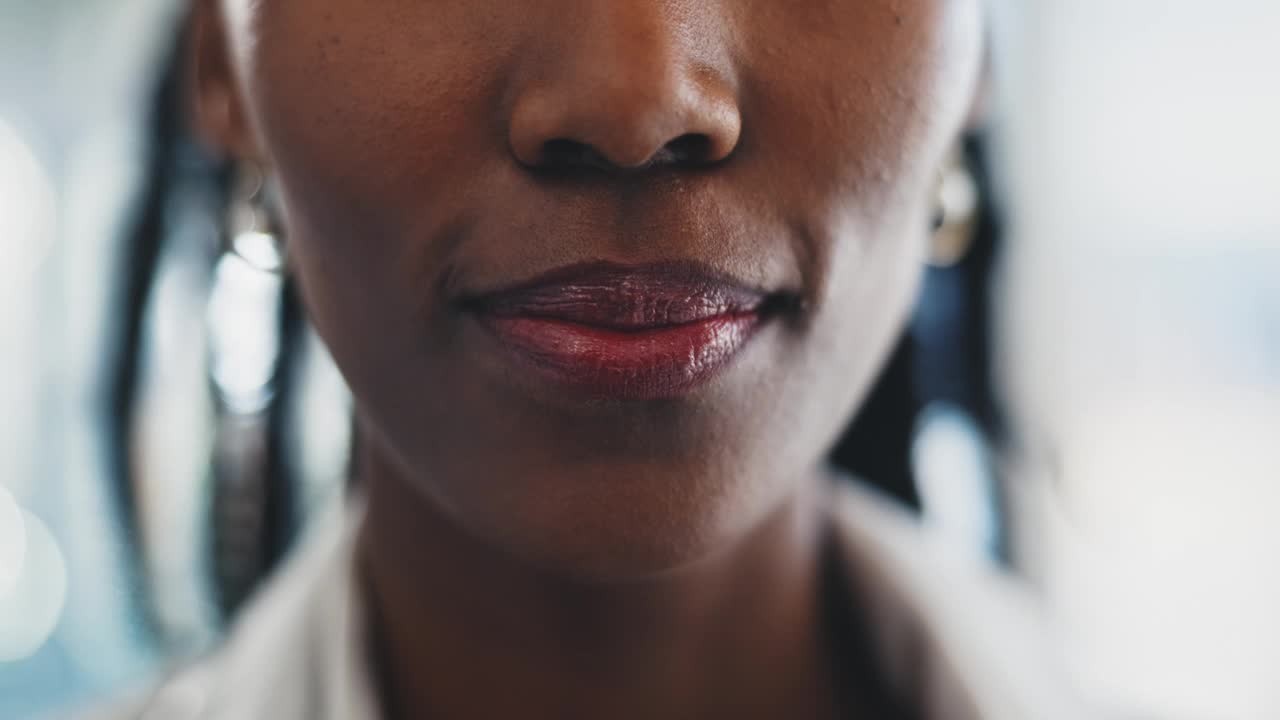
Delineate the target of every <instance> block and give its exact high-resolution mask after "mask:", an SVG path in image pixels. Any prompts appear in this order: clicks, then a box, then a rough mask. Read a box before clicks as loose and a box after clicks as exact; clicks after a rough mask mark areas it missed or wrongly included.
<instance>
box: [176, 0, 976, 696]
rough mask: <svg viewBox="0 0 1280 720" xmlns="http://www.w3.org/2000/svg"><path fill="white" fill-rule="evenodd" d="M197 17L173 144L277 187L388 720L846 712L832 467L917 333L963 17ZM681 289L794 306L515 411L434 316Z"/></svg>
mask: <svg viewBox="0 0 1280 720" xmlns="http://www.w3.org/2000/svg"><path fill="white" fill-rule="evenodd" d="M196 2H197V5H196V12H195V14H194V28H193V33H192V36H191V37H192V43H191V47H192V59H193V73H194V87H195V92H194V96H195V101H196V113H195V116H196V120H197V124H198V127H199V129H200V130H201V131H202V133H203V134H204V135H205V136H206V137H207V138H208V140H209V141H210V143H211V144H213V145H214V146H216V147H218V148H221V149H222V150H224V151H225V152H226V153H228V154H229V155H231V156H233V157H236V158H238V159H240V160H245V161H253V162H256V163H258V164H260V165H261V166H263V167H264V168H266V169H267V170H268V172H269V173H270V175H271V176H272V178H273V180H274V182H275V183H276V184H277V186H278V189H279V195H280V198H281V213H282V215H283V223H284V226H285V228H286V229H287V233H286V234H287V237H288V242H289V246H290V247H289V252H290V258H291V263H292V267H291V271H292V272H294V273H296V275H297V277H298V278H299V281H300V285H301V287H302V291H303V295H304V298H305V303H306V306H307V308H308V310H309V314H310V317H311V319H312V321H313V322H314V324H315V327H316V328H317V330H318V331H319V333H320V334H321V336H322V337H323V338H324V339H325V341H326V342H327V343H328V345H329V347H330V349H331V350H332V352H333V355H334V357H335V359H336V361H337V363H338V365H339V367H340V368H341V369H342V371H343V373H344V375H345V377H346V378H347V381H348V383H349V384H350V386H351V388H352V391H353V392H354V395H355V398H356V401H357V410H358V417H359V421H360V424H361V431H362V437H363V439H364V443H363V446H364V447H363V456H362V458H361V459H360V467H361V472H362V475H363V480H364V482H365V483H366V486H367V487H368V509H367V517H366V522H365V526H364V529H363V533H362V536H361V542H360V548H361V552H360V558H361V561H360V570H361V576H362V578H363V580H364V583H365V588H366V590H367V594H368V596H369V598H370V602H369V605H370V608H371V618H370V622H371V624H372V626H373V632H374V636H375V638H377V642H376V643H375V655H376V657H375V659H374V660H375V667H377V668H379V673H378V674H379V678H380V682H381V686H380V689H381V692H382V700H383V703H384V706H385V708H386V710H387V712H388V714H389V715H390V716H392V717H426V716H430V717H433V718H455V717H457V718H461V717H522V716H531V717H610V718H629V717H674V718H683V717H719V716H736V717H783V716H785V717H834V716H836V715H837V714H839V713H843V714H844V715H843V716H845V717H850V716H853V717H862V716H866V715H859V714H858V709H859V708H858V698H857V697H856V696H855V697H853V698H848V697H840V696H838V695H837V693H836V692H835V685H836V679H837V678H838V679H839V683H840V685H841V686H853V687H856V685H857V679H856V678H853V679H851V678H847V677H845V676H844V675H843V674H842V668H840V667H838V666H836V663H834V662H833V660H832V659H831V654H830V653H829V652H828V649H827V648H826V647H825V645H824V642H823V640H822V638H823V626H822V621H821V618H820V616H819V613H818V611H817V608H818V602H817V598H818V596H819V591H820V587H821V582H822V580H821V573H820V571H819V565H818V557H819V553H820V549H821V547H822V544H823V541H824V538H825V537H826V536H827V533H828V532H829V529H828V528H827V526H826V519H825V514H824V495H823V493H824V488H825V487H826V486H827V484H828V483H829V478H828V477H827V476H826V471H825V470H824V468H823V458H824V456H825V454H826V451H827V449H828V447H829V446H830V445H831V444H832V442H833V441H834V439H835V438H836V436H837V435H838V433H839V432H840V430H842V429H843V427H844V425H845V424H846V422H847V420H848V419H849V417H850V416H851V415H852V413H853V412H854V410H855V409H856V408H857V406H858V404H859V403H860V401H861V400H862V398H863V396H864V394H865V393H866V391H867V390H868V387H869V385H870V384H871V382H872V381H873V379H874V377H875V374H876V371H877V370H878V369H879V367H880V365H881V364H882V363H883V362H884V360H885V358H886V356H887V354H888V352H889V350H890V348H891V346H892V343H893V341H894V339H895V338H896V336H897V334H898V332H899V331H900V329H901V327H902V325H903V322H904V320H905V318H906V316H907V314H908V313H909V311H910V308H911V306H912V303H913V300H914V296H915V293H916V290H917V285H918V282H919V277H920V275H921V267H922V265H923V263H924V260H925V257H926V253H927V245H928V225H929V219H930V217H931V214H932V208H933V203H934V185H935V178H936V177H937V174H938V172H939V169H940V168H941V166H942V164H943V162H944V158H945V156H946V153H947V151H948V150H949V149H950V147H951V146H952V145H953V144H954V142H955V141H956V139H957V136H958V134H959V133H960V131H961V130H962V128H963V125H964V124H965V121H966V118H967V116H968V113H969V111H970V108H971V107H972V104H973V102H974V96H975V92H976V86H977V81H978V79H979V74H980V64H981V63H980V60H981V54H982V48H981V17H980V15H981V9H980V7H979V5H980V3H979V0H800V1H790V2H782V1H781V0H627V1H626V2H600V1H598V0H539V1H538V2H531V3H520V4H519V7H518V9H516V8H515V7H514V6H513V5H512V4H511V3H510V2H509V0H378V1H377V2H369V0H328V1H327V2H324V3H320V4H317V3H314V2H304V0H256V1H254V0H196ZM691 137H692V138H694V140H693V141H692V142H691V141H689V138H691ZM555 141H558V142H560V145H559V147H563V146H564V142H565V141H568V142H569V144H570V146H571V147H574V148H578V149H585V151H584V152H580V153H577V154H575V155H573V156H571V157H568V158H566V156H564V155H563V154H557V153H556V152H549V151H548V150H549V148H550V149H551V150H554V149H555V148H556V147H557V145H556V144H555ZM548 143H552V144H551V145H548ZM673 148H674V149H675V151H673ZM584 158H585V160H584ZM671 259H676V260H696V261H700V262H702V263H705V264H707V265H709V266H711V267H714V268H716V269H717V270H720V271H723V272H726V273H729V274H732V275H734V276H736V277H739V278H741V279H743V280H744V281H747V282H749V283H752V284H754V285H759V286H761V287H764V288H767V289H769V290H772V291H779V292H787V293H790V294H792V295H793V296H794V297H795V299H796V301H797V302H796V303H795V304H794V307H793V309H792V310H791V311H790V312H788V313H787V314H786V315H785V316H783V317H781V318H777V319H775V321H774V322H771V323H770V324H768V325H767V326H766V327H765V328H764V329H763V330H762V331H761V332H760V334H759V335H757V336H756V337H755V339H754V340H753V341H752V342H751V343H750V344H749V346H748V347H747V348H746V350H745V351H744V353H743V354H742V355H741V356H740V357H738V358H737V359H736V361H735V362H734V363H733V364H732V365H731V366H730V367H729V368H728V369H727V370H726V371H724V372H723V373H721V374H719V375H718V376H717V377H716V378H715V379H714V380H713V381H712V382H711V383H709V384H707V385H705V386H703V387H700V388H698V389H697V390H696V391H695V392H693V393H691V394H689V395H686V396H682V397H679V398H675V399H668V400H650V401H599V400H593V399H589V398H581V397H575V396H574V395H573V394H572V393H564V392H561V391H559V389H558V388H555V387H551V386H549V385H548V384H546V383H539V382H537V381H535V380H530V379H529V378H527V377H524V376H523V375H520V374H518V373H516V372H513V371H512V369H511V365H510V364H509V363H507V362H506V358H505V357H504V356H503V355H502V354H501V353H500V352H498V351H496V350H495V348H494V347H493V343H492V340H491V339H489V338H487V336H485V335H484V334H483V333H482V331H481V330H480V329H479V328H478V327H477V325H476V323H475V322H474V320H473V319H472V318H470V317H468V316H467V315H466V314H465V313H463V312H461V311H460V310H459V309H458V307H457V306H456V304H455V303H454V302H453V299H454V298H456V297H457V294H458V293H460V292H475V291H480V290H487V289H492V288H497V287H503V286H507V285H511V284H514V283H517V282H519V281H522V280H524V279H527V278H529V277H531V276H533V275H536V274H538V273H540V272H543V271H547V270H551V269H554V268H557V267H560V266H563V265H566V264H570V263H576V262H581V261H589V260H609V261H614V262H620V263H645V262H654V261H660V260H671Z"/></svg>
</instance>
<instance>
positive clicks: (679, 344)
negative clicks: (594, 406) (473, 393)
mask: <svg viewBox="0 0 1280 720" xmlns="http://www.w3.org/2000/svg"><path fill="white" fill-rule="evenodd" d="M482 322H483V323H484V325H485V326H486V327H488V329H489V330H490V331H491V332H492V333H493V334H494V335H496V336H497V337H498V339H499V340H500V341H501V342H502V343H503V344H504V345H505V346H506V347H507V348H508V349H509V350H510V351H511V352H512V354H513V355H514V356H515V357H516V359H517V361H518V362H519V363H520V364H521V365H523V366H524V367H526V368H527V369H528V370H530V371H532V372H535V373H538V374H541V375H542V376H544V377H546V378H548V379H550V380H551V381H553V382H555V383H558V384H561V385H564V386H567V387H570V388H573V389H576V390H578V391H581V392H584V393H586V394H587V395H589V396H591V397H594V398H599V399H615V400H661V399H670V398H676V397H679V396H681V395H685V394H688V393H690V392H692V391H693V390H694V389H696V388H698V387H699V386H701V385H704V384H706V383H707V382H709V381H710V380H711V379H712V378H713V377H715V376H716V375H717V374H718V373H719V372H720V371H721V370H723V369H724V368H725V367H727V366H728V364H729V363H730V361H732V360H733V358H734V357H735V356H736V355H737V354H738V353H739V351H741V350H742V348H743V347H744V346H745V345H746V344H747V342H748V341H749V340H750V339H751V337H752V336H753V335H754V334H755V331H756V329H757V328H758V327H759V326H760V316H759V315H758V314H757V313H741V314H731V315H718V316H715V317H711V318H707V319H705V320H701V321H698V322H692V323H688V324H683V325H676V326H670V327H661V328H654V329H648V330H636V331H618V330H608V329H603V328H596V327H590V326H587V325H580V324H577V323H572V322H566V321H563V320H555V319H548V318H540V317H519V316H517V317H494V316H482Z"/></svg>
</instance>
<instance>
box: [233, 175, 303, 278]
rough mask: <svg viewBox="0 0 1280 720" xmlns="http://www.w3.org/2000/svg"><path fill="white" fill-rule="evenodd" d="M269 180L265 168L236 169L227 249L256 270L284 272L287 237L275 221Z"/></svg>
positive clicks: (275, 272) (286, 262)
mask: <svg viewBox="0 0 1280 720" xmlns="http://www.w3.org/2000/svg"><path fill="white" fill-rule="evenodd" d="M272 195H273V193H272V191H271V187H270V182H269V181H268V179H267V176H266V173H265V172H263V170H262V167H261V166H259V165H257V164H256V163H242V164H240V165H239V166H238V167H237V168H236V171H235V179H234V180H233V182H232V186H231V198H230V203H229V205H228V207H227V236H226V237H227V247H226V248H224V250H226V251H227V252H231V253H235V254H236V255H237V256H239V257H240V258H241V259H242V260H244V261H245V262H247V263H249V265H251V266H252V267H253V268H254V269H256V270H260V271H262V272H267V273H274V274H283V273H284V272H285V269H286V267H287V264H288V257H287V255H286V250H287V248H286V246H285V243H284V236H283V233H282V232H281V230H280V227H279V223H277V222H276V214H275V212H274V203H273V202H272Z"/></svg>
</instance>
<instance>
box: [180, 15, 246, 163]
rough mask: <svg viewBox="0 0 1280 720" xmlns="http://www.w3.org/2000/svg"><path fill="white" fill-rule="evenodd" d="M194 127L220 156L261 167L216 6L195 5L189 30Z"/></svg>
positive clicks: (221, 16)
mask: <svg viewBox="0 0 1280 720" xmlns="http://www.w3.org/2000/svg"><path fill="white" fill-rule="evenodd" d="M187 43H188V45H187V47H188V50H187V65H188V79H189V81H190V82H189V85H188V87H190V88H191V91H190V94H189V98H188V102H189V104H190V114H191V118H192V127H193V128H194V129H195V132H196V135H197V136H198V137H199V138H200V139H201V140H202V141H204V143H205V144H206V145H207V146H209V147H210V148H212V149H213V150H215V151H216V152H218V153H221V154H223V155H226V156H228V157H231V158H235V159H239V160H252V161H257V162H260V161H261V160H262V158H261V153H260V152H259V148H258V147H257V142H256V141H255V139H254V136H253V132H252V130H251V126H250V123H249V122H248V116H247V114H246V112H245V104H244V101H243V98H242V96H241V91H240V84H239V83H238V82H237V81H236V73H235V68H234V65H233V60H232V51H231V45H230V43H229V37H228V35H227V32H226V24H225V21H224V18H223V15H222V12H221V10H220V8H219V4H218V2H217V0H197V2H195V3H194V7H193V8H192V11H191V18H190V21H189V26H188V28H187Z"/></svg>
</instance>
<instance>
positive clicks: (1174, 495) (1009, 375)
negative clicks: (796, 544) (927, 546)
mask: <svg viewBox="0 0 1280 720" xmlns="http://www.w3.org/2000/svg"><path fill="white" fill-rule="evenodd" d="M177 5H178V3H175V2H174V1H173V0H56V1H55V0H43V1H41V2H32V1H31V0H0V718H2V719H3V720H29V719H33V718H42V717H49V716H52V715H55V714H57V713H59V712H61V711H65V710H66V709H67V708H69V707H74V706H77V705H80V704H82V703H84V702H85V701H86V700H90V699H93V698H97V697H101V696H103V695H109V694H112V693H115V692H119V691H120V690H121V689H124V688H129V687H131V686H134V685H136V684H137V683H139V682H141V681H143V680H144V679H145V678H146V677H147V676H148V675H149V674H150V673H153V672H155V671H156V669H157V668H159V667H162V666H163V664H164V663H165V662H166V661H167V660H169V659H172V658H176V657H183V656H186V655H188V654H190V653H194V652H199V651H200V650H201V649H202V648H205V647H207V646H208V645H209V643H211V642H213V641H214V640H215V639H216V637H217V636H218V633H219V631H220V629H221V628H222V627H223V626H224V624H225V622H226V620H227V619H228V618H230V617H233V616H234V613H235V611H236V609H237V608H239V607H240V605H241V604H242V602H243V600H244V598H245V597H247V596H248V595H249V594H250V593H251V592H252V589H253V587H254V586H255V584H256V583H257V582H259V580H260V579H261V577H262V576H264V575H265V574H266V573H267V572H269V570H270V568H271V567H273V566H274V565H275V564H276V563H277V562H278V561H279V559H280V558H281V557H282V556H283V555H285V554H286V553H287V552H288V549H289V548H290V547H291V546H292V545H294V544H295V543H296V542H297V540H298V539H299V538H300V537H303V536H304V535H305V532H306V528H307V527H308V520H309V518H311V517H313V516H314V515H316V514H317V513H320V512H323V511H324V509H325V508H326V507H330V506H332V505H333V504H334V503H337V502H339V501H340V498H341V495H342V490H343V486H344V483H345V478H346V476H347V472H346V470H347V461H348V456H349V449H350V446H351V442H352V438H351V433H350V427H349V418H350V400H349V398H348V397H347V395H346V391H345V389H344V388H343V386H342V383H341V380H340V378H339V377H338V376H337V374H336V372H335V371H334V369H333V367H332V364H331V363H330V362H329V360H328V357H327V355H326V354H325V351H324V349H323V348H322V347H321V346H320V344H319V343H318V342H317V341H316V339H315V338H314V336H313V335H311V333H310V331H309V330H308V329H307V328H306V326H305V323H304V322H303V321H302V319H301V315H300V312H299V310H298V308H297V306H296V303H295V301H294V299H293V295H292V292H291V288H290V287H289V286H288V282H287V280H283V279H281V278H280V276H279V275H277V274H275V273H273V272H271V267H270V266H271V265H272V264H273V262H274V259H273V258H271V257H269V256H268V257H264V256H263V255H262V253H261V252H256V251H255V248H253V247H248V248H245V247H241V248H239V250H240V252H239V253H234V252H227V251H226V242H224V240H225V239H224V238H223V237H222V234H223V232H222V230H221V227H222V226H223V224H224V223H223V222H222V217H221V215H222V212H223V210H222V207H221V203H220V202H219V201H218V198H220V197H223V196H225V194H226V191H227V183H228V181H229V178H228V177H227V176H226V173H225V170H224V169H223V168H220V167H219V166H218V165H217V163H216V162H215V161H214V160H212V159H210V158H207V157H205V156H204V155H203V154H202V153H201V152H200V150H199V148H197V147H195V146H194V145H193V144H192V143H191V142H190V140H189V139H187V138H185V137H184V136H183V134H182V133H181V131H180V124H181V123H180V122H179V121H180V117H179V116H178V114H177V113H176V111H175V110H174V108H175V107H176V106H177V103H178V100H179V96H178V92H177V83H176V80H177V78H175V77H166V68H168V67H169V66H170V65H171V64H172V63H171V58H172V51H173V42H174V31H173V28H174V26H175V21H176V18H177V14H178V13H177V11H178V10H179V8H178V7H177ZM993 16H994V17H993V38H994V44H995V52H994V58H995V63H994V67H995V73H994V82H993V90H992V97H991V116H992V118H991V122H990V123H989V127H988V128H987V129H986V130H985V131H984V132H983V133H982V135H981V137H976V138H974V139H973V140H972V141H971V142H970V147H969V153H968V155H969V161H970V166H971V168H972V169H973V171H974V176H975V179H976V182H977V187H976V189H977V190H978V191H979V197H980V198H981V210H982V215H981V218H980V220H979V222H978V227H977V232H976V234H975V236H974V240H973V242H972V243H971V245H970V247H969V248H968V252H967V254H966V255H965V256H964V257H963V258H961V259H960V260H959V262H957V263H956V264H954V265H951V266H949V267H946V268H933V269H930V270H929V278H928V283H927V288H926V291H925V294H924V297H923V298H922V301H921V306H920V309H919V312H918V315H917V318H916V320H915V322H914V323H913V326H912V328H911V330H910V332H909V333H908V336H907V337H906V338H905V339H904V341H903V345H902V347H901V348H900V350H899V353H898V356H897V358H896V359H895V362H894V363H893V364H892V365H891V367H890V369H889V371H888V372H887V374H886V377H885V380H884V381H883V382H882V384H881V386H880V389H879V390H878V391H877V393H876V395H875V397H874V398H873V401H872V403H871V406H869V408H868V410H867V411H866V412H867V414H866V416H864V417H863V418H861V419H859V421H858V422H857V423H855V425H854V426H853V428H851V430H850V433H849V435H848V436H847V437H846V438H845V440H844V441H842V443H841V446H840V447H839V448H837V450H836V458H837V460H838V461H839V462H841V463H843V464H845V465H847V466H849V467H851V468H852V469H854V470H856V471H858V472H860V473H862V474H864V475H865V476H867V477H869V478H870V479H872V480H874V481H876V482H878V483H880V484H881V485H883V486H884V487H885V488H886V489H888V490H889V491H890V492H893V493H895V494H896V495H898V496H900V497H902V498H903V499H904V500H905V501H907V502H909V503H912V504H914V505H916V506H918V507H919V508H920V509H921V511H922V513H923V515H924V517H925V519H926V522H928V523H931V524H932V525H934V526H935V527H936V528H937V529H938V532H940V533H944V534H946V535H948V536H949V537H950V538H951V544H952V545H953V546H954V547H956V548H957V551H958V552H973V553H985V554H989V555H992V556H994V557H996V558H997V559H999V560H1001V561H1002V562H1005V563H1007V564H1009V565H1010V566H1011V567H1012V568H1013V569H1014V570H1015V571H1017V572H1019V573H1022V574H1024V575H1025V576H1026V577H1027V578H1029V579H1030V581H1031V582H1032V583H1033V584H1034V587H1035V588H1036V591H1037V592H1038V593H1039V595H1040V596H1041V598H1042V599H1043V600H1044V604H1045V608H1046V612H1047V613H1048V614H1049V616H1050V619H1051V625H1052V627H1053V628H1054V633H1055V637H1056V639H1057V642H1058V648H1059V650H1060V651H1061V655H1062V659H1063V662H1064V664H1065V666H1066V667H1067V668H1069V670H1070V674H1071V678H1072V680H1073V681H1074V682H1075V684H1076V685H1077V686H1078V687H1079V688H1080V690H1081V691H1082V692H1084V693H1085V694H1087V695H1088V696H1089V697H1090V698H1092V699H1093V700H1094V702H1095V703H1096V704H1097V705H1098V706H1099V707H1100V708H1103V709H1105V710H1106V711H1108V712H1109V713H1110V714H1111V716H1113V717H1116V718H1133V719H1145V718H1153V719H1159V720H1273V719H1276V718H1280V560H1278V559H1277V557H1276V556H1277V555H1280V522H1277V517H1280V83H1278V82H1277V79H1276V78H1277V75H1280V4H1277V3H1276V2H1274V0H1217V1H1216V2H1214V3H1205V2H1196V1H1193V0H1158V1H1157V0H1017V1H1015V0H998V1H995V0H993ZM871 449H874V450H875V452H872V451H871Z"/></svg>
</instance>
